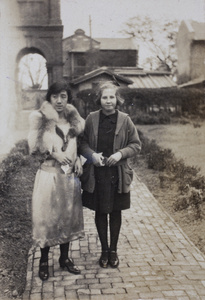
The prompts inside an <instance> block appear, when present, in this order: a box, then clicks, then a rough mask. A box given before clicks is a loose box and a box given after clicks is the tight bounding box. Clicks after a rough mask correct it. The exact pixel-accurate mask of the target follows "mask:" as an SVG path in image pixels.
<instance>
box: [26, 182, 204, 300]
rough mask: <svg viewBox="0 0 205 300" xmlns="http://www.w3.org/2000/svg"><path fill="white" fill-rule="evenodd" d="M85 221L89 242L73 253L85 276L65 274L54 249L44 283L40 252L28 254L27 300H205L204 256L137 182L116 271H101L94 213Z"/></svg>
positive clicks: (125, 216) (87, 212)
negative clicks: (40, 273) (40, 276)
mask: <svg viewBox="0 0 205 300" xmlns="http://www.w3.org/2000/svg"><path fill="white" fill-rule="evenodd" d="M84 219H85V220H84V221H85V233H86V237H85V239H84V240H81V241H75V242H73V243H72V247H71V251H70V252H71V257H72V258H73V260H74V261H75V263H76V265H77V266H79V267H80V269H81V274H80V275H77V276H76V275H72V274H70V273H68V272H66V271H63V270H61V269H60V267H59V265H58V257H59V248H58V247H53V248H51V251H50V256H49V266H50V267H49V268H50V278H49V280H48V281H46V282H42V281H41V280H40V279H39V278H38V264H39V257H40V252H39V251H37V252H35V253H34V255H33V254H32V252H31V251H30V255H29V259H28V271H27V284H26V289H25V292H24V295H23V300H40V299H41V300H54V299H55V300H75V299H78V300H81V299H82V300H101V299H103V300H120V299H123V300H124V299H132V300H137V299H181V300H182V299H183V300H186V299H191V300H193V299H205V257H204V256H203V255H202V254H201V252H200V251H199V250H198V249H197V248H196V247H195V246H194V245H193V244H192V243H191V242H190V240H189V239H188V238H187V236H186V235H185V234H184V233H183V232H182V230H181V229H180V228H179V227H178V226H177V225H176V223H175V222H174V221H173V220H172V219H171V218H170V217H169V215H167V214H166V213H165V212H164V210H163V209H162V207H161V206H160V205H159V204H158V202H157V201H156V200H155V198H154V197H153V195H152V194H151V193H150V191H149V190H148V189H147V187H146V186H145V185H144V184H143V183H142V182H140V181H139V180H138V179H137V178H135V180H134V182H133V184H132V208H131V209H130V210H126V211H124V212H123V224H122V230H121V234H120V239H119V246H118V255H119V259H120V265H119V267H118V268H117V269H111V268H108V269H102V268H100V267H99V265H98V259H99V256H100V243H99V240H98V238H97V233H96V229H95V225H94V214H93V212H92V211H90V210H88V209H84Z"/></svg>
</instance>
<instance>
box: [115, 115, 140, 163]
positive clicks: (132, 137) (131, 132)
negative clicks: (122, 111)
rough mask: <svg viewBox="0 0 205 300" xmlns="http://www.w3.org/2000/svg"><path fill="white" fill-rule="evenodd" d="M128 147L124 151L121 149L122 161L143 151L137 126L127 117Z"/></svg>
mask: <svg viewBox="0 0 205 300" xmlns="http://www.w3.org/2000/svg"><path fill="white" fill-rule="evenodd" d="M126 127H127V128H126V130H127V134H128V137H127V145H126V147H124V148H123V149H120V152H121V154H122V159H124V158H128V157H132V156H133V155H135V154H137V153H139V152H140V150H141V141H140V139H139V135H138V132H137V129H136V126H135V125H134V123H133V122H132V120H131V119H130V117H129V116H128V117H127V126H126Z"/></svg>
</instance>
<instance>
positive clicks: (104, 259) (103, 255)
mask: <svg viewBox="0 0 205 300" xmlns="http://www.w3.org/2000/svg"><path fill="white" fill-rule="evenodd" d="M108 253H109V252H108V251H102V253H101V256H100V259H99V265H100V266H101V268H107V267H108Z"/></svg>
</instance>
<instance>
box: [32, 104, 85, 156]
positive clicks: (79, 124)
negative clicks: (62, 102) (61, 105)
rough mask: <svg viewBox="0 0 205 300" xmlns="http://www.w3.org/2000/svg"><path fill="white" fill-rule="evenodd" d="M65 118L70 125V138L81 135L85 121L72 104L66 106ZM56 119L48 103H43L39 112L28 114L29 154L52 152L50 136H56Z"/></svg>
mask: <svg viewBox="0 0 205 300" xmlns="http://www.w3.org/2000/svg"><path fill="white" fill-rule="evenodd" d="M65 118H66V120H67V121H68V122H69V123H70V125H71V127H70V129H69V136H70V137H77V136H79V135H80V134H82V133H83V131H84V126H85V120H84V119H83V118H82V117H81V116H80V114H79V113H78V111H77V109H76V108H75V107H74V106H73V105H72V104H67V105H66V109H65ZM58 119H59V117H58V113H57V112H56V110H55V109H54V108H53V107H52V105H51V104H50V103H49V102H48V101H45V102H43V104H42V106H41V107H40V109H39V110H37V111H33V112H32V113H31V114H30V117H29V124H30V130H29V135H28V143H29V148H30V152H31V153H33V152H35V151H40V152H41V153H44V152H46V151H49V152H51V151H52V147H53V138H52V135H53V134H56V133H55V132H56V125H57V123H58Z"/></svg>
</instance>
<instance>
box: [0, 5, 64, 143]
mask: <svg viewBox="0 0 205 300" xmlns="http://www.w3.org/2000/svg"><path fill="white" fill-rule="evenodd" d="M0 33H1V34H0V36H1V41H0V42H1V43H0V127H1V133H0V146H2V145H4V144H5V140H8V139H5V137H8V136H9V137H10V140H11V141H10V142H9V146H8V148H9V147H10V146H11V145H12V143H13V141H15V139H16V137H15V134H14V129H15V127H16V124H18V120H19V118H18V114H19V109H20V108H19V105H18V104H19V101H18V97H19V96H18V82H17V80H16V72H17V64H18V59H19V57H20V55H22V53H23V52H24V51H27V50H29V49H30V50H31V49H38V51H39V53H41V55H43V56H44V57H45V58H46V61H47V70H48V84H49V85H50V84H51V83H52V82H54V81H56V80H58V79H61V78H62V77H63V58H62V38H63V26H62V21H61V17H60V0H38V1H36V0H12V1H8V0H0ZM25 49H26V50H25ZM26 126H27V127H28V124H26V125H25V126H24V128H26Z"/></svg>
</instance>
